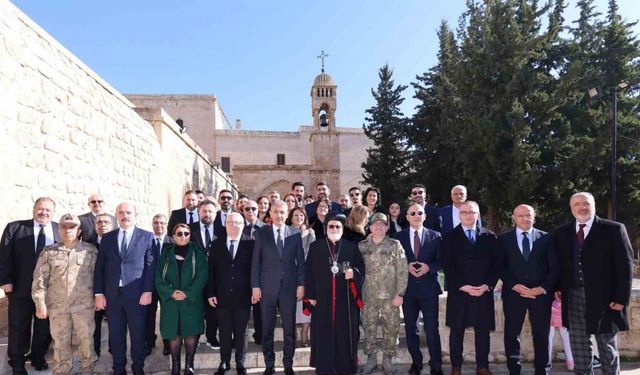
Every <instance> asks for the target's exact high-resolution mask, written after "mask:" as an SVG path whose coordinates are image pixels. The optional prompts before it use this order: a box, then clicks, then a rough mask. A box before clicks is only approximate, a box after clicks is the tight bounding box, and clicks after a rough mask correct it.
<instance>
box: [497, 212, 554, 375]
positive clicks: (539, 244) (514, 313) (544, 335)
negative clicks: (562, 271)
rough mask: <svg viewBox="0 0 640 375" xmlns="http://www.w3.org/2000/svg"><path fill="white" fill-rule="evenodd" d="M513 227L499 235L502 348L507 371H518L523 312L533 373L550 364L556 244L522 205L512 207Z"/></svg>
mask: <svg viewBox="0 0 640 375" xmlns="http://www.w3.org/2000/svg"><path fill="white" fill-rule="evenodd" d="M512 218H513V222H514V224H515V228H514V229H512V230H510V231H508V232H505V233H503V234H501V235H500V236H499V237H498V239H499V240H500V244H501V245H502V251H503V256H504V267H503V269H502V272H501V274H500V278H501V279H502V282H503V287H502V301H503V308H504V347H505V353H506V355H507V367H508V368H509V374H520V368H521V365H520V340H519V337H520V331H522V323H523V321H524V317H525V314H526V313H527V311H529V322H530V323H531V333H532V336H533V350H534V361H533V363H534V367H535V374H536V375H543V374H546V373H547V372H548V370H549V369H550V366H549V340H548V336H549V326H550V321H551V302H552V301H553V293H552V292H553V288H554V285H555V282H556V279H557V276H558V262H557V258H556V250H555V243H554V241H553V238H552V237H551V235H549V234H548V233H547V232H543V231H541V230H539V229H537V228H534V227H533V224H534V223H535V218H536V212H535V210H534V209H533V207H531V206H529V205H526V204H521V205H519V206H517V207H516V208H515V209H514V210H513V217H512Z"/></svg>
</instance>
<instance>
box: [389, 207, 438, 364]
mask: <svg viewBox="0 0 640 375" xmlns="http://www.w3.org/2000/svg"><path fill="white" fill-rule="evenodd" d="M424 220H425V212H424V210H423V208H422V206H420V205H419V204H415V203H414V204H412V205H411V206H409V208H408V209H407V221H408V222H409V224H410V227H409V228H407V229H404V230H402V231H400V232H398V233H396V235H395V237H396V239H397V240H399V241H400V243H401V244H402V247H403V248H404V251H405V255H406V257H407V262H408V271H409V282H408V284H407V290H406V292H405V294H404V299H403V303H402V311H403V313H404V324H405V325H404V328H405V331H406V335H407V348H408V349H409V353H410V354H411V360H412V364H411V368H410V369H409V373H410V374H413V375H420V373H421V371H422V351H421V350H420V337H419V336H418V327H417V323H418V314H419V313H420V312H422V319H423V321H424V333H425V335H426V338H427V347H428V348H429V357H430V359H429V367H430V368H431V374H432V375H442V347H441V344H440V332H439V330H438V312H439V310H438V296H439V295H440V294H442V289H440V283H439V282H438V270H439V269H440V259H439V258H438V257H439V252H440V243H441V242H442V237H441V236H440V233H438V232H436V231H434V230H431V229H427V228H424V226H423V223H424Z"/></svg>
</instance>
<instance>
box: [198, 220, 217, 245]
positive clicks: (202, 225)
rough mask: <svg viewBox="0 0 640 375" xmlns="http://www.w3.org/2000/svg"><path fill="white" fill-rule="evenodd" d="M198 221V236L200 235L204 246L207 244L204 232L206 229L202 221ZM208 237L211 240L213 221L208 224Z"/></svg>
mask: <svg viewBox="0 0 640 375" xmlns="http://www.w3.org/2000/svg"><path fill="white" fill-rule="evenodd" d="M199 223H200V236H201V237H202V243H203V244H204V246H207V245H208V243H207V234H206V233H205V232H206V231H207V229H206V228H205V226H204V223H203V222H202V221H199ZM209 238H210V239H211V241H212V242H213V240H214V237H213V223H211V224H209Z"/></svg>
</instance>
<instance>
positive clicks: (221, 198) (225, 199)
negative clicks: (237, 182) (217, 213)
mask: <svg viewBox="0 0 640 375" xmlns="http://www.w3.org/2000/svg"><path fill="white" fill-rule="evenodd" d="M219 199H220V200H221V201H230V200H232V199H233V197H230V196H228V195H224V196H222V197H220V198H219Z"/></svg>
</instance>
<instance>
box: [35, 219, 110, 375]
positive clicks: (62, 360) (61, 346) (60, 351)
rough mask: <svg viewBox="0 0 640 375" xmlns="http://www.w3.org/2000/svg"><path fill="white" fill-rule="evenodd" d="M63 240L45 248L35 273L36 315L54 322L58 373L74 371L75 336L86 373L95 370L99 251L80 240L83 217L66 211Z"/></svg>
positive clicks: (54, 348) (55, 371)
mask: <svg viewBox="0 0 640 375" xmlns="http://www.w3.org/2000/svg"><path fill="white" fill-rule="evenodd" d="M59 230H60V239H61V242H59V243H56V244H53V245H51V246H47V247H45V248H44V249H43V251H42V253H41V254H40V257H39V258H38V263H37V264H36V267H35V271H34V273H33V285H32V289H31V295H32V297H33V302H34V303H35V306H36V316H37V317H38V318H40V319H45V318H46V317H47V316H48V317H49V319H50V322H51V336H52V337H53V342H54V345H53V350H54V353H53V354H54V361H55V364H54V367H53V373H54V374H70V373H71V368H72V366H73V349H72V348H71V341H72V336H73V335H74V334H75V336H76V339H77V341H78V355H79V357H80V362H81V364H82V373H91V372H92V371H93V365H94V363H95V361H96V359H97V358H96V355H95V353H94V350H93V330H94V325H95V323H94V311H95V305H94V299H93V270H94V267H95V263H96V259H97V256H98V251H97V250H96V248H95V247H94V246H93V245H91V244H89V243H86V242H82V241H80V240H78V235H79V234H80V233H79V231H80V220H78V218H77V216H75V215H71V214H65V215H63V216H62V217H61V218H60V224H59Z"/></svg>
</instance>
